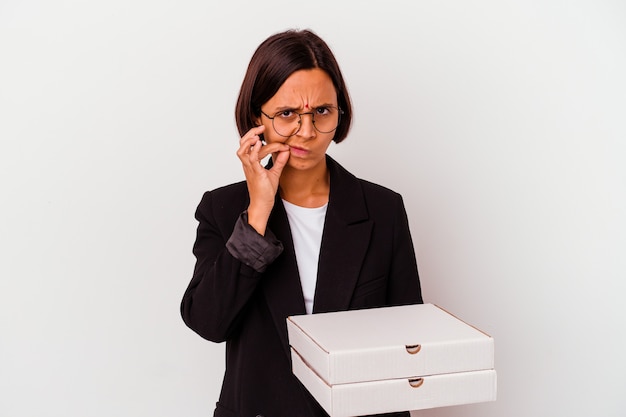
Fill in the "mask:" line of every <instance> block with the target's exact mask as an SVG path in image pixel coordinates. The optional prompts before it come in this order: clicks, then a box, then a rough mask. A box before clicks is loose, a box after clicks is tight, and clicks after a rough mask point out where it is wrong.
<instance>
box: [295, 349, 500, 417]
mask: <svg viewBox="0 0 626 417" xmlns="http://www.w3.org/2000/svg"><path fill="white" fill-rule="evenodd" d="M291 356H292V363H293V373H294V375H296V377H297V378H298V379H299V380H300V382H302V384H303V385H304V386H305V387H306V388H307V390H308V391H309V392H310V393H311V394H312V395H313V397H315V399H316V400H317V402H318V403H319V404H320V405H321V406H322V408H323V409H324V410H325V411H326V412H327V413H328V415H329V416H330V417H353V416H361V415H370V414H380V413H392V412H399V411H408V410H422V409H427V408H435V407H444V406H451V405H461V404H471V403H478V402H486V401H495V399H496V371H495V370H493V369H491V370H483V371H470V372H455V373H450V374H441V375H428V376H422V377H415V378H397V379H387V380H380V381H367V382H354V383H349V384H336V385H328V383H326V381H324V380H323V379H322V378H320V376H319V375H318V374H316V373H315V372H314V371H313V370H312V369H311V367H309V366H308V365H307V364H306V363H305V362H304V360H303V359H302V357H301V356H300V355H299V354H298V353H297V352H296V351H295V350H293V348H292V349H291Z"/></svg>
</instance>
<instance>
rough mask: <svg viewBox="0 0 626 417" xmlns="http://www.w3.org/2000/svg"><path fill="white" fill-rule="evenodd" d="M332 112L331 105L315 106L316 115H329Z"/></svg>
mask: <svg viewBox="0 0 626 417" xmlns="http://www.w3.org/2000/svg"><path fill="white" fill-rule="evenodd" d="M331 112H332V108H331V107H324V106H322V107H316V108H315V114H316V115H320V116H328V115H329V114H330V113H331Z"/></svg>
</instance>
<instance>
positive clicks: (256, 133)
mask: <svg viewBox="0 0 626 417" xmlns="http://www.w3.org/2000/svg"><path fill="white" fill-rule="evenodd" d="M264 131H265V126H263V125H261V126H255V127H253V128H252V129H250V130H248V131H247V132H246V134H245V135H243V136H242V137H241V139H239V144H240V145H241V144H243V143H244V142H245V141H247V140H250V139H251V138H254V137H255V136H260V135H261V134H262V133H263V132H264Z"/></svg>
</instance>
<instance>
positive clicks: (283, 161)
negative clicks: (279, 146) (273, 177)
mask: <svg viewBox="0 0 626 417" xmlns="http://www.w3.org/2000/svg"><path fill="white" fill-rule="evenodd" d="M272 159H273V166H272V168H271V169H270V171H273V172H275V173H276V174H277V175H280V174H281V172H283V168H284V167H285V165H287V161H288V160H289V150H286V151H280V152H277V155H276V158H272Z"/></svg>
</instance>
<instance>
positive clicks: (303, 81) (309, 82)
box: [258, 68, 337, 170]
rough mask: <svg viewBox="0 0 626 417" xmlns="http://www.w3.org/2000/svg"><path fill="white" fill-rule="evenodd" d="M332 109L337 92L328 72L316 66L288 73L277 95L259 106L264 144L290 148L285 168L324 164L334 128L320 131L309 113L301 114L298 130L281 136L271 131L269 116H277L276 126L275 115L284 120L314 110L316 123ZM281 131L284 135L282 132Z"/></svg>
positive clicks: (335, 103)
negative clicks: (289, 74) (263, 130)
mask: <svg viewBox="0 0 626 417" xmlns="http://www.w3.org/2000/svg"><path fill="white" fill-rule="evenodd" d="M332 108H334V109H336V108H337V91H336V90H335V86H334V85H333V82H332V80H331V78H330V77H329V76H328V74H327V73H326V72H325V71H323V70H321V69H319V68H315V69H310V70H300V71H296V72H294V73H293V74H291V76H289V78H287V80H285V82H284V83H283V85H282V86H281V87H280V88H279V89H278V91H277V92H276V94H274V96H273V97H272V98H271V99H269V100H268V101H267V102H266V103H265V104H263V106H261V111H262V112H263V113H264V114H265V115H263V114H262V115H261V117H260V118H259V119H258V123H259V124H262V125H264V126H265V132H264V133H263V136H264V137H265V141H266V142H267V143H273V142H280V143H285V144H287V145H288V146H289V147H290V149H289V153H290V156H289V161H288V162H287V167H291V168H294V169H298V170H307V169H312V168H315V167H319V164H320V163H322V164H325V163H326V159H325V158H326V150H327V149H328V147H329V146H330V143H331V142H332V139H333V136H334V135H335V132H334V130H333V131H331V132H329V133H321V132H319V131H318V130H317V129H316V128H315V127H314V125H313V120H312V116H311V114H303V115H302V116H301V117H300V125H299V130H298V131H297V132H296V133H295V134H293V135H291V136H288V137H284V136H281V135H279V134H278V133H277V132H276V131H275V130H274V127H273V124H272V119H270V118H269V117H276V118H277V119H276V120H275V121H276V122H277V124H276V126H279V125H278V123H281V122H280V121H279V120H278V118H282V119H283V121H284V120H285V119H286V118H287V117H293V116H295V113H315V114H319V116H318V117H319V119H316V120H318V126H319V125H320V122H321V121H322V118H323V117H326V116H325V114H327V113H328V111H329V110H328V109H330V110H331V111H336V110H332ZM266 115H267V116H269V117H267V116H266ZM296 120H297V116H296ZM296 123H297V122H296ZM294 130H295V129H294ZM282 133H283V134H285V132H284V131H283V132H282ZM287 134H290V132H289V133H287Z"/></svg>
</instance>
